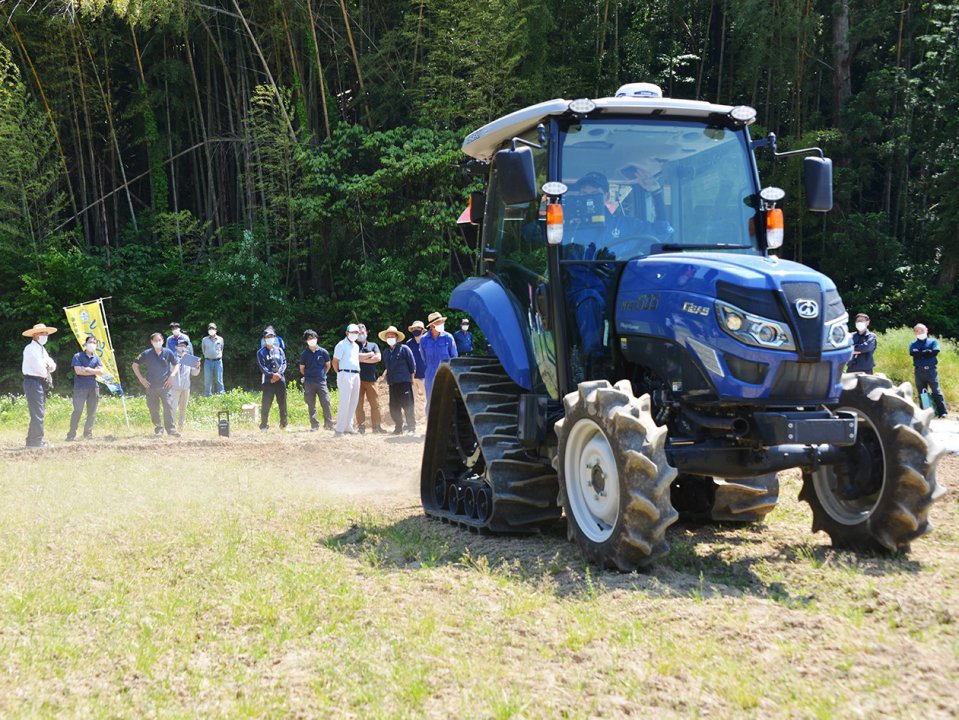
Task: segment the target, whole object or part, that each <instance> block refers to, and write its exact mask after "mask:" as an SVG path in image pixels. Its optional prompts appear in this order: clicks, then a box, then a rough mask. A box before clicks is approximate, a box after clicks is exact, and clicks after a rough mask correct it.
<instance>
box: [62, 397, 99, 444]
mask: <svg viewBox="0 0 959 720" xmlns="http://www.w3.org/2000/svg"><path fill="white" fill-rule="evenodd" d="M99 404H100V388H99V387H97V386H96V385H94V386H93V387H76V386H74V388H73V415H71V416H70V432H68V433H67V440H73V439H74V438H75V437H76V436H77V428H78V427H79V426H80V416H81V415H82V414H83V408H84V407H86V409H87V419H86V422H84V423H83V437H86V438H89V437H93V421H94V420H95V419H96V417H97V405H99Z"/></svg>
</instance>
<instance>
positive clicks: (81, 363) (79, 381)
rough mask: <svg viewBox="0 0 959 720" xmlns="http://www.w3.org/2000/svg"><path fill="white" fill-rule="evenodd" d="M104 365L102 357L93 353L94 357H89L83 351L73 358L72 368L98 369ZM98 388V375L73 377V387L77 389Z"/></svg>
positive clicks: (75, 375)
mask: <svg viewBox="0 0 959 720" xmlns="http://www.w3.org/2000/svg"><path fill="white" fill-rule="evenodd" d="M102 365H103V362H101V360H100V356H99V355H97V354H96V353H93V356H92V357H91V356H90V355H87V353H86V351H84V350H81V351H80V352H78V353H77V354H76V355H74V356H73V360H71V361H70V367H74V368H75V367H85V368H98V367H101V366H102ZM96 386H97V376H96V375H77V374H76V373H74V375H73V387H75V388H91V387H96Z"/></svg>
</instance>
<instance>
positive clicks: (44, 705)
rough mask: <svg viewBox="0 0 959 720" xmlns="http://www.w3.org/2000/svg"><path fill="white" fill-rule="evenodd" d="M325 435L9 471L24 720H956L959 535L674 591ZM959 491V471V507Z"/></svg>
mask: <svg viewBox="0 0 959 720" xmlns="http://www.w3.org/2000/svg"><path fill="white" fill-rule="evenodd" d="M403 440H407V439H405V438H399V439H392V438H384V437H363V438H356V439H355V440H345V439H341V440H334V439H332V438H331V437H329V436H328V435H321V436H313V435H309V434H307V433H302V434H296V435H287V436H269V437H267V438H261V437H259V436H253V435H250V436H241V437H238V438H233V439H231V440H230V441H216V440H214V439H213V438H209V439H201V440H199V441H197V442H193V443H189V442H181V443H175V442H174V443H169V442H168V443H163V442H159V443H155V442H152V441H150V442H141V443H139V444H137V443H130V444H118V443H114V444H110V443H102V444H95V445H87V446H80V447H78V448H74V447H70V448H63V449H55V450H54V451H53V452H48V453H25V452H19V451H18V452H12V451H7V452H5V453H4V454H3V455H2V459H0V473H2V476H3V480H2V482H0V668H2V672H0V715H2V716H4V717H17V716H57V717H60V716H78V715H79V716H96V717H99V716H124V717H143V716H164V717H167V716H197V715H202V716H214V717H215V716H219V717H244V716H251V717H263V716H275V717H291V716H292V717H316V716H321V717H325V716H332V715H334V714H335V715H337V716H344V717H424V716H425V717H452V716H457V717H493V718H507V717H558V716H564V715H565V716H569V717H595V716H601V717H607V716H609V717H612V716H626V715H632V714H636V715H640V714H641V715H654V716H657V717H690V716H693V717H695V716H713V717H724V716H731V715H732V716H745V717H763V718H765V717H770V716H778V717H823V718H828V717H849V716H863V717H880V716H884V717H923V718H927V717H948V716H952V715H953V714H954V712H955V708H956V707H959V628H957V624H956V613H957V611H956V609H955V608H956V607H959V605H957V600H959V597H957V595H959V563H957V558H959V550H957V541H959V512H957V503H956V497H957V495H956V493H955V491H954V490H951V491H950V493H949V495H947V496H946V498H945V499H944V500H943V501H942V502H941V503H939V504H938V506H937V507H936V508H935V510H934V519H935V521H936V523H937V531H936V532H935V533H934V534H933V535H931V536H929V537H927V538H924V539H923V540H921V541H919V542H917V543H916V545H915V547H914V551H913V553H912V554H911V555H909V556H908V557H892V558H883V557H874V556H868V557H862V556H856V555H853V554H849V553H843V552H837V551H833V550H831V549H829V548H828V546H827V545H826V544H825V538H824V537H823V536H817V537H813V536H810V534H809V532H808V527H809V516H808V513H807V511H806V509H805V506H802V505H799V504H798V503H797V502H796V501H795V500H793V499H791V498H794V497H795V495H796V494H797V492H798V478H797V477H796V476H795V475H784V476H783V481H784V488H783V498H784V499H783V502H782V504H781V506H780V507H779V508H777V509H776V510H775V511H774V513H773V514H772V515H771V516H770V518H769V524H768V526H759V527H754V528H746V529H729V528H696V527H677V528H676V529H675V530H674V531H672V532H671V533H670V540H671V543H672V550H671V553H670V555H669V556H668V557H667V558H666V559H665V561H664V562H662V563H660V564H659V566H657V568H656V569H655V570H654V571H652V572H651V573H648V574H640V575H635V574H634V575H626V576H623V575H617V574H612V573H601V572H597V571H596V570H595V569H592V568H590V567H588V566H586V565H585V564H584V563H583V562H582V560H581V559H580V557H579V554H578V553H577V552H576V550H575V548H574V547H572V546H570V545H569V544H568V543H566V541H565V539H564V537H563V536H562V535H561V533H559V532H557V534H555V535H548V536H544V537H538V538H505V539H504V538H489V537H480V536H476V535H470V534H466V533H463V532H460V531H456V530H453V529H451V528H449V527H447V526H445V525H442V524H439V523H435V522H431V521H427V520H426V519H424V518H423V517H422V516H421V513H420V511H419V506H418V499H417V496H416V471H417V466H418V461H419V454H420V452H421V446H420V445H419V444H417V443H409V442H401V441H403ZM957 469H959V465H957V462H956V460H955V459H953V458H948V459H946V460H945V461H944V463H943V465H942V471H941V473H940V474H941V476H942V477H943V478H944V479H945V480H946V482H947V484H949V485H950V487H954V486H955V485H956V482H955V480H954V478H956V477H957V476H959V472H957Z"/></svg>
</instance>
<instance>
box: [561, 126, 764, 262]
mask: <svg viewBox="0 0 959 720" xmlns="http://www.w3.org/2000/svg"><path fill="white" fill-rule="evenodd" d="M560 130H561V133H560V145H561V147H560V152H559V162H560V179H561V180H562V181H563V182H564V183H565V184H566V185H567V186H568V187H569V191H568V192H567V193H566V195H565V196H564V197H563V201H562V202H563V206H564V207H563V216H564V233H563V244H564V245H565V246H566V248H565V252H564V256H565V257H566V258H567V259H568V260H587V261H588V260H628V259H630V258H635V257H641V256H643V255H648V254H650V253H653V252H659V251H662V250H669V249H672V247H673V246H678V247H683V248H695V247H702V248H703V249H723V250H726V251H729V250H733V251H736V250H738V251H746V252H749V251H756V252H758V249H757V242H756V237H755V234H754V232H753V231H752V228H753V223H754V216H755V214H756V209H755V208H756V206H757V200H756V198H757V195H756V193H757V187H756V179H755V174H754V171H753V169H752V167H751V164H750V162H749V150H748V146H747V144H746V142H747V137H746V133H744V132H741V131H734V130H730V129H728V128H723V127H719V126H715V125H709V124H706V123H704V122H692V121H679V120H665V119H655V118H621V119H597V120H582V121H576V122H572V123H568V124H565V125H562V126H561V128H560Z"/></svg>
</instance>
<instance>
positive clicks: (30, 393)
mask: <svg viewBox="0 0 959 720" xmlns="http://www.w3.org/2000/svg"><path fill="white" fill-rule="evenodd" d="M56 331H57V329H56V328H55V327H50V326H48V325H44V324H43V323H38V324H36V325H34V326H33V327H32V328H30V329H29V330H24V331H23V336H24V337H28V338H30V344H29V345H27V346H26V347H25V348H23V365H22V368H21V369H22V371H23V396H24V397H25V398H26V399H27V408H28V410H29V411H30V426H29V428H27V447H31V448H39V447H46V446H47V445H48V444H49V443H47V441H46V440H44V439H43V418H44V415H45V414H46V411H47V392H48V391H49V390H50V389H52V388H53V373H54V372H55V371H56V369H57V364H56V363H55V362H54V361H53V358H52V357H50V354H49V353H48V352H47V350H46V348H45V347H44V345H46V344H47V338H48V337H50V336H51V335H53V333H55V332H56Z"/></svg>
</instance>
